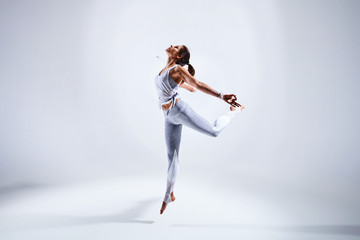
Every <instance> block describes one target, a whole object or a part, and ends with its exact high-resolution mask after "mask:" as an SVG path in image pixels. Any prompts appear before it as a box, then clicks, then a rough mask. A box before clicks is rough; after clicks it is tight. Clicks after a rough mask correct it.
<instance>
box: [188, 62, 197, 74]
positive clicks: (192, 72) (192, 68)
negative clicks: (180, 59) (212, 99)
mask: <svg viewBox="0 0 360 240" xmlns="http://www.w3.org/2000/svg"><path fill="white" fill-rule="evenodd" d="M188 72H189V73H190V74H191V76H194V75H195V69H194V67H193V66H191V64H190V63H189V64H188Z"/></svg>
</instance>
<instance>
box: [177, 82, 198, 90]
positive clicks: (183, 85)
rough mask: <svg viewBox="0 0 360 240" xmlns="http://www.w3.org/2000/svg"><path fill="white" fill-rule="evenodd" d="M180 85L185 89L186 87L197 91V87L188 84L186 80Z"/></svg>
mask: <svg viewBox="0 0 360 240" xmlns="http://www.w3.org/2000/svg"><path fill="white" fill-rule="evenodd" d="M179 86H180V87H182V88H184V89H186V90H188V91H189V92H195V91H196V88H194V87H192V86H190V85H189V84H187V83H186V82H182V83H180V85H179Z"/></svg>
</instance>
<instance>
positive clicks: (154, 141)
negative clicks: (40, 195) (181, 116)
mask: <svg viewBox="0 0 360 240" xmlns="http://www.w3.org/2000/svg"><path fill="white" fill-rule="evenodd" d="M359 10H360V2H359V1H340V0H339V1H285V0H283V1H220V2H219V1H205V0H204V1H195V2H194V1H181V2H169V1H155V2H154V1H103V0H102V1H95V0H94V1H10V0H9V1H4V0H2V1H1V2H0V35H1V37H0V52H1V54H0V68H1V71H0V111H1V118H0V182H1V186H10V185H16V184H23V183H26V184H54V183H65V182H73V181H80V180H87V179H96V178H105V177H109V176H126V175H132V176H134V175H135V176H136V175H139V176H140V175H144V174H147V175H149V177H157V176H158V175H159V173H161V174H163V173H164V172H165V171H166V168H167V159H166V148H165V142H164V123H163V116H162V113H161V111H160V110H159V109H158V106H157V99H156V97H157V96H156V91H155V88H154V84H153V81H154V77H155V75H156V74H157V73H159V72H160V70H161V69H162V68H163V67H164V66H165V62H166V57H167V55H166V53H165V49H166V48H167V47H168V46H169V45H170V44H175V45H176V44H185V45H186V46H188V47H189V49H190V51H191V59H190V63H191V64H192V65H193V66H194V67H195V69H196V75H195V77H196V78H197V79H198V80H200V81H203V82H205V83H207V84H208V85H210V86H212V87H213V88H215V89H217V90H219V91H223V92H225V93H235V94H237V96H238V99H239V102H240V103H244V104H245V105H246V109H245V110H244V111H243V112H242V113H240V114H239V115H238V116H237V117H236V118H235V119H234V121H233V122H232V123H231V125H229V126H228V127H227V129H225V130H224V131H223V133H222V134H221V135H220V136H219V137H218V138H210V137H208V136H205V135H202V134H200V133H197V132H195V131H193V130H191V129H188V128H183V135H182V142H181V147H180V164H181V167H180V168H181V169H180V171H181V172H180V174H181V178H186V176H190V175H192V176H196V177H198V179H205V181H210V182H211V183H212V184H216V183H218V184H228V185H229V186H237V184H238V183H242V184H244V185H246V184H247V183H248V184H249V186H250V184H251V186H252V187H256V186H258V187H259V188H264V189H265V188H267V186H270V185H271V186H272V188H274V189H276V186H283V187H284V186H285V187H288V188H289V189H290V188H295V189H307V190H308V191H317V192H320V193H324V194H331V195H338V194H341V195H342V196H344V198H349V199H350V198H354V199H356V198H357V199H359V194H358V187H359V180H360V174H359V169H360V163H359V157H360V154H359V148H358V144H359V140H360V139H359V122H360V115H359V106H358V104H359V102H360V101H359V100H360V98H359V94H358V90H359V76H360V70H359V69H360V68H359V57H360V45H359V43H360V30H359V29H360V28H359V27H358V23H359V22H360V16H359V14H358V13H359ZM156 56H159V58H157V57H156ZM180 94H181V95H182V98H183V99H184V100H185V101H187V102H188V103H189V104H190V105H191V106H192V107H193V108H194V109H195V110H196V111H197V112H198V113H199V114H201V115H202V116H204V117H205V118H207V119H209V121H210V122H213V121H214V120H215V119H216V117H218V116H220V115H221V114H223V113H225V112H226V111H228V105H226V103H224V102H221V101H220V100H219V99H216V98H214V97H211V96H209V95H206V94H204V93H202V92H200V91H197V92H196V93H190V92H186V91H185V90H183V89H182V90H181V92H180ZM214 176H215V177H216V178H214ZM206 179H207V180H206ZM164 183H165V179H164ZM232 184H233V185H232ZM349 201H350V200H349Z"/></svg>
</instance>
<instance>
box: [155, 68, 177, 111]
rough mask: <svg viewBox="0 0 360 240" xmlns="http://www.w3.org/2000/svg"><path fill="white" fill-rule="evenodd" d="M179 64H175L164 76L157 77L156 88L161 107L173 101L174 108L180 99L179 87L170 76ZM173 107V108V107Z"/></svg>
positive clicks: (157, 75)
mask: <svg viewBox="0 0 360 240" xmlns="http://www.w3.org/2000/svg"><path fill="white" fill-rule="evenodd" d="M177 65H178V64H175V65H174V66H172V67H170V68H168V69H166V70H165V71H164V72H163V73H162V74H160V75H159V74H156V77H155V81H154V82H155V86H156V90H157V93H158V96H159V107H160V108H161V106H162V105H163V104H167V103H169V102H170V101H172V106H174V103H175V101H176V99H178V98H179V93H178V89H179V85H178V84H177V83H176V82H175V81H174V79H172V77H171V76H170V73H169V72H170V70H171V69H173V68H174V67H176V66H177ZM172 106H171V107H172Z"/></svg>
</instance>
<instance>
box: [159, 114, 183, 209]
mask: <svg viewBox="0 0 360 240" xmlns="http://www.w3.org/2000/svg"><path fill="white" fill-rule="evenodd" d="M181 130H182V125H181V124H173V123H171V122H170V121H168V120H166V119H165V140H166V147H167V155H168V172H167V184H166V193H165V196H164V200H163V201H164V202H166V203H169V202H171V197H170V194H171V192H172V191H173V189H174V184H175V181H176V177H177V173H178V170H179V158H178V157H179V148H180V140H181Z"/></svg>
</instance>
